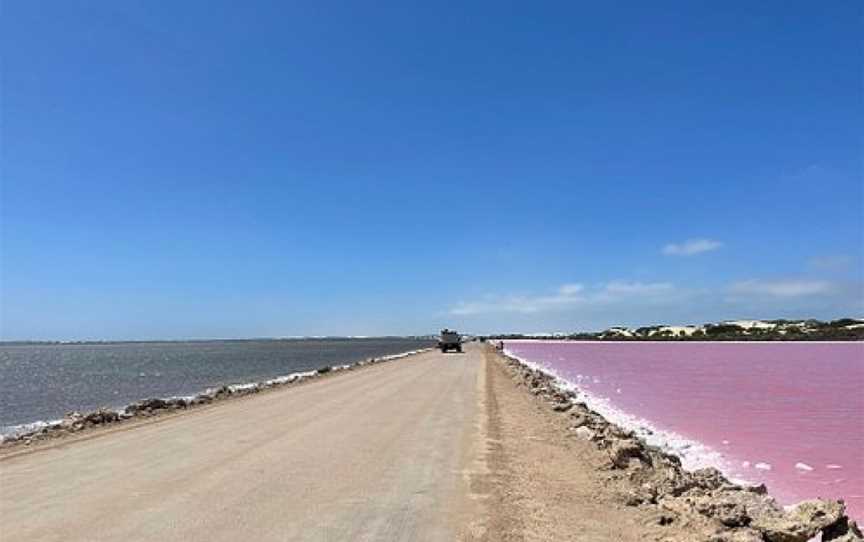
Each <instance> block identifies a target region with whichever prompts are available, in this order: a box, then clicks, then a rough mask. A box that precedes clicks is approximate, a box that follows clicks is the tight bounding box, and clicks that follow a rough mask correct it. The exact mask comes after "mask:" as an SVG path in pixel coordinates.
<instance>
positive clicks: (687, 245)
mask: <svg viewBox="0 0 864 542" xmlns="http://www.w3.org/2000/svg"><path fill="white" fill-rule="evenodd" d="M722 246H723V243H721V242H720V241H715V240H713V239H688V240H686V241H684V242H683V243H669V244H667V245H666V246H664V247H663V254H666V255H667V256H695V255H696V254H702V253H703V252H711V251H712V250H717V249H718V248H720V247H722Z"/></svg>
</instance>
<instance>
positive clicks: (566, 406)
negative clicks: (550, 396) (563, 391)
mask: <svg viewBox="0 0 864 542" xmlns="http://www.w3.org/2000/svg"><path fill="white" fill-rule="evenodd" d="M571 408H573V404H572V403H555V406H553V407H552V410H554V411H555V412H567V411H568V410H570V409H571Z"/></svg>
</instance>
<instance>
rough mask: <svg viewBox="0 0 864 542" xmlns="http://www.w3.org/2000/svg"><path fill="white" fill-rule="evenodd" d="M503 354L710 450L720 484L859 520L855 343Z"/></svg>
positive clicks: (860, 369) (863, 388) (524, 347)
mask: <svg viewBox="0 0 864 542" xmlns="http://www.w3.org/2000/svg"><path fill="white" fill-rule="evenodd" d="M506 348H507V350H508V352H510V353H512V354H514V355H516V356H518V357H520V358H523V359H526V360H528V361H532V362H536V363H538V364H540V365H541V366H543V367H545V368H547V369H550V370H552V371H553V372H555V373H556V374H557V375H558V376H560V377H561V378H563V379H565V380H567V381H569V382H571V383H573V384H575V385H577V386H578V387H579V388H580V389H582V390H583V391H584V392H586V393H587V394H589V395H591V396H594V397H597V398H600V399H601V400H604V399H605V400H606V401H608V403H609V404H610V405H611V406H613V407H614V408H615V409H616V410H619V411H623V412H624V413H628V414H630V415H633V416H637V417H639V418H641V419H643V420H646V421H647V422H649V423H650V424H651V425H652V426H653V427H654V428H657V429H661V430H665V431H671V432H674V433H676V434H678V435H681V436H683V437H685V438H688V439H692V440H694V441H697V442H699V443H702V444H705V445H707V447H708V448H710V449H711V450H713V451H714V452H716V453H717V455H719V457H714V462H716V463H718V466H719V467H720V468H721V469H722V470H724V471H725V473H726V474H727V476H729V477H732V478H736V479H742V480H747V481H750V482H754V483H765V484H766V485H767V486H768V489H769V491H770V493H771V494H772V495H774V496H775V497H776V498H777V499H778V500H779V501H780V502H781V503H783V504H793V503H795V502H798V501H801V500H803V499H808V498H814V497H825V498H834V499H836V498H841V499H843V500H845V501H846V504H847V509H848V513H849V515H850V516H851V517H853V518H856V519H858V520H864V343H801V342H794V343H793V342H786V343H717V342H680V343H673V342H602V343H601V342H532V341H507V343H506ZM709 455H710V454H709ZM769 469H770V470H769Z"/></svg>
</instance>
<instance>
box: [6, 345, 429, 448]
mask: <svg viewBox="0 0 864 542" xmlns="http://www.w3.org/2000/svg"><path fill="white" fill-rule="evenodd" d="M433 344H434V343H433V342H432V341H428V340H416V339H391V338H383V339H322V340H314V339H302V340H260V341H257V340H256V341H195V342H163V343H113V344H112V343H102V344H57V345H15V346H13V345H8V344H7V345H0V431H3V430H4V428H6V430H8V428H9V427H10V426H14V425H18V424H24V423H30V422H34V421H37V420H51V419H57V418H61V417H63V414H65V413H66V412H68V411H70V410H90V409H94V408H97V407H100V406H108V407H122V406H125V405H127V404H129V403H131V402H133V401H136V400H139V399H144V398H148V397H169V396H175V395H191V394H194V393H197V392H200V391H203V390H204V389H205V388H208V387H213V386H219V385H222V384H231V383H245V382H252V381H259V380H265V379H268V378H273V377H276V376H281V375H285V374H289V373H293V372H298V371H307V370H311V369H317V368H319V367H322V366H325V365H337V364H343V363H352V362H355V361H360V360H363V359H366V358H370V357H380V356H384V355H388V354H398V353H401V352H406V351H408V350H415V349H419V348H426V347H428V346H432V345H433Z"/></svg>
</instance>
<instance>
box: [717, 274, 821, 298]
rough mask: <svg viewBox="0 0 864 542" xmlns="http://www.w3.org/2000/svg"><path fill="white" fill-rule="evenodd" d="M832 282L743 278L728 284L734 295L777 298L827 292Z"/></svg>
mask: <svg viewBox="0 0 864 542" xmlns="http://www.w3.org/2000/svg"><path fill="white" fill-rule="evenodd" d="M832 289H833V288H832V284H831V283H830V282H828V281H825V280H775V281H767V280H758V279H752V280H745V281H741V282H736V283H733V284H732V285H731V286H729V292H730V293H732V294H734V295H752V296H767V297H778V298H792V297H806V296H814V295H822V294H828V293H831V291H832Z"/></svg>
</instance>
